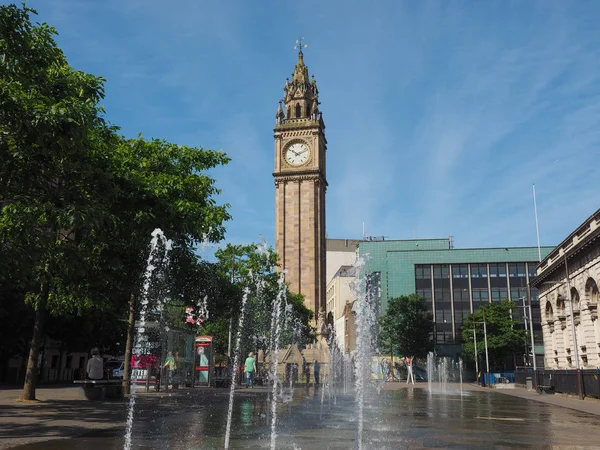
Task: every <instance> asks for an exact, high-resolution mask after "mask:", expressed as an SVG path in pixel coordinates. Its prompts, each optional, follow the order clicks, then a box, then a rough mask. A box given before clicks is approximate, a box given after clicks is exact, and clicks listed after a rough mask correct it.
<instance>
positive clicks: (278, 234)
mask: <svg viewBox="0 0 600 450" xmlns="http://www.w3.org/2000/svg"><path fill="white" fill-rule="evenodd" d="M298 47H299V52H298V62H297V63H296V67H295V68H294V73H293V74H292V79H291V80H290V79H289V78H288V79H286V82H285V86H284V88H283V90H284V98H283V99H282V100H281V101H280V102H279V108H278V110H277V114H276V119H277V121H276V125H275V129H274V130H273V131H274V132H275V136H274V138H275V171H274V172H273V177H274V178H275V247H276V251H277V253H278V255H279V258H280V263H281V268H282V269H283V270H286V275H285V279H286V281H287V282H289V284H290V290H291V291H292V292H295V293H298V294H302V295H303V296H304V302H305V303H304V304H305V305H306V306H307V307H308V308H310V309H311V310H312V311H313V312H314V313H315V316H314V319H315V321H316V320H317V318H318V317H319V313H321V314H324V311H325V283H326V280H325V274H326V271H325V267H326V264H325V255H326V243H325V190H326V189H327V179H326V176H325V151H326V149H327V140H326V139H325V124H324V122H323V117H322V114H321V112H320V111H319V90H318V89H317V82H316V81H315V77H314V75H313V77H312V79H309V76H308V67H306V66H305V65H304V55H303V53H302V47H303V46H302V44H301V43H300V45H299V46H298Z"/></svg>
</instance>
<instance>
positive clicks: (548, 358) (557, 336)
mask: <svg viewBox="0 0 600 450" xmlns="http://www.w3.org/2000/svg"><path fill="white" fill-rule="evenodd" d="M531 283H532V286H534V287H535V288H537V289H538V292H539V299H540V310H541V311H540V312H541V316H542V333H543V339H544V348H545V358H544V366H545V367H546V368H547V369H593V368H598V367H600V324H599V323H598V303H599V301H600V295H599V293H598V284H599V283H600V209H599V210H597V211H596V212H595V213H594V214H592V215H591V216H590V217H589V218H588V219H587V220H586V221H585V222H583V223H582V224H581V225H580V226H579V227H578V228H577V229H576V230H575V231H573V232H572V233H571V234H570V235H569V236H568V237H567V238H566V239H565V240H564V241H563V242H562V243H560V244H559V245H558V246H557V247H556V248H555V249H554V250H553V251H552V252H550V253H549V254H548V256H546V257H545V258H544V259H543V260H542V262H541V263H540V264H539V266H538V268H537V273H536V277H535V278H534V279H533V280H532V282H531Z"/></svg>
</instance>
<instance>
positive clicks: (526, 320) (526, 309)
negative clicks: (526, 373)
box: [517, 297, 537, 373]
mask: <svg viewBox="0 0 600 450" xmlns="http://www.w3.org/2000/svg"><path fill="white" fill-rule="evenodd" d="M519 300H522V301H523V306H518V305H517V308H523V313H524V314H525V315H526V316H527V315H529V317H525V329H526V330H527V322H529V336H530V338H531V359H532V362H533V364H532V365H533V371H534V372H535V373H537V372H536V371H537V362H536V360H535V340H534V338H533V314H532V312H531V301H530V302H529V304H528V305H526V304H525V297H521V298H520V299H519ZM527 311H529V314H528V313H527Z"/></svg>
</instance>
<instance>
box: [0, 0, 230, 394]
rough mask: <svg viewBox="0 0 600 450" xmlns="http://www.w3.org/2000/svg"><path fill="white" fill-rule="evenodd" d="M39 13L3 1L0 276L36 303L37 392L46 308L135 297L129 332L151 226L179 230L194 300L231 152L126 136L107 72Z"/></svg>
mask: <svg viewBox="0 0 600 450" xmlns="http://www.w3.org/2000/svg"><path fill="white" fill-rule="evenodd" d="M33 14H36V13H35V11H34V10H32V9H29V8H27V7H25V6H23V7H18V6H15V5H8V6H1V7H0V55H2V62H1V63H0V161H2V164H0V208H1V209H0V242H2V245H1V246H0V252H1V254H0V258H1V259H2V260H3V261H12V263H11V264H10V265H6V264H3V265H2V266H1V267H0V281H2V280H9V279H10V280H14V283H13V285H12V287H11V290H10V292H11V295H20V296H21V301H22V300H26V301H27V302H28V304H29V305H31V308H32V309H33V311H34V313H35V319H34V327H33V329H34V333H33V338H32V342H31V345H30V354H29V362H28V369H27V379H26V385H25V391H24V397H25V398H26V399H32V398H34V396H35V384H36V377H37V361H38V353H39V349H40V343H41V341H42V339H43V336H44V325H45V323H46V313H47V312H50V313H51V314H54V315H55V316H56V317H57V322H56V323H59V322H60V321H61V320H62V321H66V322H68V321H69V320H72V318H74V317H76V316H82V315H85V314H87V313H91V314H92V315H96V316H98V315H101V314H109V315H110V316H111V317H115V318H116V317H118V316H119V315H122V316H124V315H125V314H126V311H127V305H128V302H129V306H130V308H129V309H130V311H131V312H132V313H133V315H131V314H130V320H129V323H130V330H129V337H131V328H132V323H133V320H134V318H135V314H134V313H135V305H136V301H137V295H138V293H139V292H140V286H141V281H142V276H143V272H144V267H145V261H146V258H147V254H148V243H149V240H150V234H151V232H152V231H153V230H154V229H155V228H161V229H162V230H163V231H164V232H165V234H166V235H167V236H168V237H169V238H170V239H172V240H173V245H174V252H173V253H174V261H175V264H181V266H180V267H177V268H175V269H174V270H173V271H172V273H173V274H174V277H173V279H174V280H175V282H176V283H177V286H178V288H179V289H180V290H179V292H177V295H178V296H179V298H180V299H181V298H184V300H182V302H183V303H189V302H194V301H195V299H196V298H197V296H199V295H201V292H200V291H201V290H202V289H203V288H199V287H198V285H197V283H195V282H194V281H193V280H192V279H193V277H194V276H195V275H197V274H199V273H204V272H205V271H206V270H205V269H207V268H206V267H205V266H202V264H201V263H200V261H199V259H198V256H197V255H196V253H195V248H196V246H197V245H198V244H199V243H200V242H202V241H209V242H217V241H219V240H220V239H222V238H223V235H224V233H225V228H224V222H226V221H227V220H229V219H230V215H229V213H228V209H229V205H226V204H224V205H219V204H217V202H216V199H215V197H216V196H218V194H219V190H218V189H217V188H216V186H215V180H214V179H212V178H211V177H209V176H208V175H206V171H207V170H209V169H212V168H214V167H216V166H219V165H224V164H227V162H228V161H229V158H228V157H227V155H225V154H224V153H223V152H221V151H213V150H207V149H202V148H197V147H186V146H180V145H176V144H172V143H169V142H166V141H164V140H159V139H152V140H146V139H144V138H142V137H141V136H138V137H137V138H134V139H128V138H125V137H123V136H120V135H119V134H118V133H117V132H118V130H117V129H116V128H115V127H110V126H108V125H107V123H106V122H105V120H104V118H103V109H102V107H101V106H100V101H101V100H102V98H103V96H104V86H103V83H104V80H103V79H102V78H101V77H96V76H93V75H90V74H86V73H83V72H80V71H76V70H74V69H73V68H71V67H70V66H69V64H68V62H67V60H66V58H65V56H64V54H63V53H62V51H61V50H60V48H59V47H58V46H57V45H56V42H55V41H54V35H55V34H56V30H54V28H52V27H50V26H48V25H46V24H33V23H32V22H31V15H33ZM212 272H214V273H216V272H215V271H214V270H213V271H212ZM73 320H75V319H73ZM87 323H88V325H89V326H91V327H93V330H90V331H91V333H92V334H94V333H103V331H102V327H101V326H100V324H99V323H97V322H95V321H94V320H90V321H88V322H87ZM48 331H52V332H53V334H54V335H55V336H56V337H57V339H59V340H61V341H62V340H65V341H72V339H71V338H69V337H68V336H66V335H65V333H62V336H61V333H60V332H58V331H57V330H48ZM105 332H106V333H111V332H115V330H108V329H107V330H105ZM63 338H64V339H63ZM98 339H99V340H100V339H101V338H98Z"/></svg>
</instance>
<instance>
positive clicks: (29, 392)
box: [23, 281, 49, 400]
mask: <svg viewBox="0 0 600 450" xmlns="http://www.w3.org/2000/svg"><path fill="white" fill-rule="evenodd" d="M48 291H49V284H48V282H47V281H43V282H42V285H41V288H40V297H39V300H38V304H37V308H36V310H35V320H34V323H33V335H32V336H31V345H30V347H29V358H28V360H27V369H26V372H25V384H24V385H23V400H35V388H36V385H37V378H38V357H39V355H40V346H41V344H42V339H43V338H44V325H45V323H46V305H47V304H48Z"/></svg>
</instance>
